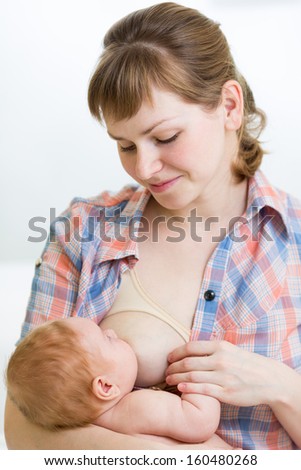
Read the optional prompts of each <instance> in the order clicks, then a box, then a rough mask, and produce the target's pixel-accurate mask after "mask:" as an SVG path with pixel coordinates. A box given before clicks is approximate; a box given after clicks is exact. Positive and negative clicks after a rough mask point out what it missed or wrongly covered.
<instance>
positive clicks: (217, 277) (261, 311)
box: [22, 171, 301, 449]
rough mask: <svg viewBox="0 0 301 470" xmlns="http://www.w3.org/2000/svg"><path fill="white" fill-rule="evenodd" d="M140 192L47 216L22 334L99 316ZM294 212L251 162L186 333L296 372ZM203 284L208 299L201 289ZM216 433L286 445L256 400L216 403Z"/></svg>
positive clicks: (134, 255) (246, 444) (298, 321)
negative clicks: (242, 205)
mask: <svg viewBox="0 0 301 470" xmlns="http://www.w3.org/2000/svg"><path fill="white" fill-rule="evenodd" d="M149 197H150V194H149V192H148V191H147V190H146V189H144V188H141V187H139V188H137V187H131V186H126V187H125V188H123V189H122V190H121V191H120V192H119V193H117V194H114V195H113V194H111V193H109V192H104V193H102V194H100V195H99V196H98V197H95V198H92V199H80V198H76V199H74V200H73V201H72V202H71V205H70V207H69V209H68V210H67V211H66V212H65V213H63V214H62V216H61V217H59V218H57V219H55V220H54V222H53V223H52V225H51V227H50V234H49V239H48V242H47V244H46V247H45V249H44V252H43V254H42V256H41V259H40V262H38V263H37V266H36V271H35V276H34V279H33V283H32V293H31V297H30V299H29V303H28V310H27V314H26V319H25V322H24V324H23V328H22V337H23V336H24V335H25V334H26V333H27V332H28V331H29V330H30V329H31V328H33V327H35V326H36V325H39V324H42V323H44V322H45V321H47V320H51V319H57V318H63V317H68V316H82V317H88V318H90V319H92V320H94V321H95V322H97V323H99V322H100V321H101V320H102V318H103V317H104V315H105V314H106V313H107V312H108V311H109V310H110V307H111V305H112V304H113V302H114V299H115V296H116V293H117V289H118V285H119V282H120V275H121V273H122V272H124V271H125V270H126V269H128V268H131V266H133V265H134V264H135V263H136V262H137V260H138V244H139V243H137V240H135V234H136V235H137V232H135V230H133V228H135V227H136V225H137V223H138V222H139V219H140V217H141V215H142V213H143V210H144V208H145V206H146V204H147V201H148V199H149ZM300 221H301V204H300V203H299V202H298V201H296V200H295V199H294V198H292V197H291V196H289V195H288V194H286V193H284V192H282V191H279V190H277V189H275V188H273V187H272V186H270V184H269V183H268V182H267V180H266V179H265V177H264V176H263V174H262V173H261V172H260V171H258V172H257V173H256V175H255V177H253V178H251V179H250V180H249V191H248V204H247V210H246V213H245V216H244V217H242V218H239V219H238V220H237V223H236V224H235V225H234V229H233V230H232V231H231V232H230V233H229V234H228V235H227V236H225V237H224V239H223V240H222V241H221V242H220V243H219V244H218V246H217V248H216V249H215V251H214V253H213V255H212V256H211V258H210V260H209V262H208V264H207V267H206V270H205V273H204V278H203V282H202V285H201V288H200V295H199V300H198V304H197V309H196V313H195V316H194V320H193V325H192V330H191V340H198V339H202V340H204V339H205V340H211V339H218V340H222V339H223V340H226V341H229V342H231V343H234V344H236V345H238V346H239V347H240V348H244V349H247V350H249V351H254V352H256V353H259V354H262V355H265V356H268V357H271V358H274V359H276V360H278V361H282V362H284V363H285V364H287V365H288V366H290V367H292V368H293V369H295V370H296V371H299V372H301V262H300V257H301V249H300V248H301V222H300ZM136 228H137V227H136ZM179 275H180V273H179ZM208 289H211V290H213V291H214V292H215V297H214V299H213V300H206V299H205V298H204V293H205V292H206V291H207V290H208ZM218 434H219V435H220V436H221V437H222V438H223V439H225V440H226V441H227V442H229V443H230V444H231V445H233V446H234V447H242V448H243V449H254V448H255V449H291V448H294V443H293V442H292V441H291V439H290V437H289V436H288V434H287V433H286V431H285V430H284V429H283V428H282V427H281V425H280V424H279V422H278V421H277V419H276V418H275V416H274V414H273V413H272V411H271V409H270V407H269V406H266V405H260V406H249V407H236V406H232V405H227V404H222V413H221V421H220V426H219V430H218Z"/></svg>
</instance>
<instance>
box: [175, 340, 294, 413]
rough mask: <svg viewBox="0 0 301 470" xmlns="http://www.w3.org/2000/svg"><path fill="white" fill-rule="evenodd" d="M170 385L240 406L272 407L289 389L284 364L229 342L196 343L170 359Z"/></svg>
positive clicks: (185, 346)
mask: <svg viewBox="0 0 301 470" xmlns="http://www.w3.org/2000/svg"><path fill="white" fill-rule="evenodd" d="M168 360H169V362H170V365H169V367H168V368H167V371H166V375H167V377H166V382H167V383H168V384H170V385H178V389H179V390H180V391H181V392H185V393H202V394H204V395H209V396H211V397H214V398H216V399H218V400H219V401H221V402H223V403H228V404H232V405H236V406H255V405H259V404H267V405H270V406H272V405H273V403H274V402H275V401H277V399H278V398H279V396H281V395H282V393H283V387H284V389H285V380H284V377H285V373H284V374H282V372H283V367H284V368H286V367H287V366H285V365H284V364H282V363H280V362H277V361H275V360H273V359H270V358H267V357H265V356H261V355H259V354H255V353H251V352H248V351H245V350H243V349H241V348H239V347H237V346H234V345H233V344H231V343H229V342H227V341H193V342H189V343H187V344H185V345H183V346H181V347H179V348H177V349H175V350H174V351H172V352H171V354H170V355H169V356H168Z"/></svg>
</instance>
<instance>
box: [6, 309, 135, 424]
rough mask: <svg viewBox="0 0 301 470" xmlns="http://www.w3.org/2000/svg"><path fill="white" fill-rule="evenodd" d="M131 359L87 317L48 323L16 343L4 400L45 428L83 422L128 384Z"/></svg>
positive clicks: (132, 369) (130, 384) (110, 335)
mask: <svg viewBox="0 0 301 470" xmlns="http://www.w3.org/2000/svg"><path fill="white" fill-rule="evenodd" d="M136 375H137V360H136V356H135V354H134V352H133V350H132V348H131V347H130V346H129V345H128V344H127V343H126V342H124V341H122V340H121V339H119V338H118V337H117V336H116V334H115V333H114V332H113V331H112V330H102V329H101V328H99V326H98V325H97V324H96V323H94V322H93V321H91V320H88V319H85V318H68V319H62V320H56V321H50V322H47V323H46V324H44V325H42V326H40V327H37V328H35V329H34V330H33V331H31V332H30V333H29V334H28V335H27V336H26V337H25V338H24V339H23V340H22V341H21V342H20V343H19V345H18V346H17V348H16V350H15V352H14V353H13V355H12V356H11V358H10V360H9V364H8V367H7V373H6V382H7V390H8V394H9V396H10V398H11V399H12V400H13V401H14V402H15V403H16V405H17V406H18V407H19V409H20V410H21V411H22V412H23V414H24V415H25V416H26V417H27V418H29V419H30V420H31V421H32V422H34V423H37V424H40V425H42V426H44V427H47V428H49V429H56V428H63V427H75V426H84V425H86V424H90V423H92V422H93V421H94V420H95V419H96V418H97V417H98V416H99V415H100V414H102V413H103V412H104V411H106V410H107V409H108V408H109V407H111V406H112V404H114V403H115V402H116V403H117V401H119V400H120V399H121V398H122V397H123V396H124V395H125V394H126V393H128V392H130V391H131V390H132V388H133V386H134V383H135V380H136Z"/></svg>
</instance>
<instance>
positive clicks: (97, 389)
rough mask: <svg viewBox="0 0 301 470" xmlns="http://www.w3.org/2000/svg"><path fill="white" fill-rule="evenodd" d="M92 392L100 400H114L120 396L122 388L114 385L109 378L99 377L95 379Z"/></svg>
mask: <svg viewBox="0 0 301 470" xmlns="http://www.w3.org/2000/svg"><path fill="white" fill-rule="evenodd" d="M92 390H93V393H94V395H95V396H96V397H97V398H99V399H100V400H107V401H109V400H113V399H115V398H117V397H119V395H120V393H121V392H120V388H119V387H118V385H116V384H112V383H111V382H110V381H109V380H108V378H107V377H105V376H103V377H101V376H98V377H95V379H93V382H92Z"/></svg>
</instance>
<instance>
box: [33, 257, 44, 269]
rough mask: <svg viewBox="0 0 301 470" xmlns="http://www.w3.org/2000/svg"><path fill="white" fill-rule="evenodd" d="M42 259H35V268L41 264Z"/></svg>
mask: <svg viewBox="0 0 301 470" xmlns="http://www.w3.org/2000/svg"><path fill="white" fill-rule="evenodd" d="M42 261H43V260H42V258H38V259H37V260H36V263H35V264H36V268H39V267H40V266H41V264H42Z"/></svg>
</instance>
